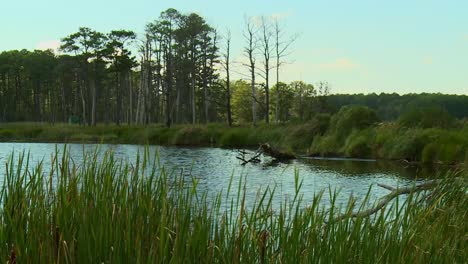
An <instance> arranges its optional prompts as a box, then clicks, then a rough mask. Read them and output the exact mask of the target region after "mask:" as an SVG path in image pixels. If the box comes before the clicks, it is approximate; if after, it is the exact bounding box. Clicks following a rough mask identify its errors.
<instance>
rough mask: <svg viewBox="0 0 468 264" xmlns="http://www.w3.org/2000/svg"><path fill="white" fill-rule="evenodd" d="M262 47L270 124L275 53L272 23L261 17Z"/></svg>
mask: <svg viewBox="0 0 468 264" xmlns="http://www.w3.org/2000/svg"><path fill="white" fill-rule="evenodd" d="M261 33H262V34H261V46H262V55H263V78H264V79H265V85H264V89H265V122H266V123H267V124H268V123H270V70H271V69H272V67H271V65H270V57H271V53H273V47H272V46H273V45H272V37H273V33H272V32H271V26H270V23H269V22H268V21H267V19H266V18H265V17H264V16H262V17H261Z"/></svg>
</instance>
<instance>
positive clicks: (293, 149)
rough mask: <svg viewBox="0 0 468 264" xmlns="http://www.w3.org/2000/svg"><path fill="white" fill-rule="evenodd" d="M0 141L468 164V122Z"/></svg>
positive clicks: (77, 130) (218, 128) (21, 131)
mask: <svg viewBox="0 0 468 264" xmlns="http://www.w3.org/2000/svg"><path fill="white" fill-rule="evenodd" d="M0 141H3V142H48V143H54V142H61V143H62V142H63V143H111V144H117V143H119V144H151V145H176V146H211V147H222V148H257V147H258V146H259V144H261V143H266V142H267V143H270V144H271V145H272V146H274V147H275V148H277V149H279V150H281V151H282V152H285V153H294V154H296V155H307V156H322V157H348V158H373V159H388V160H403V161H405V162H422V163H438V164H448V165H454V164H462V163H465V164H468V126H467V125H465V126H462V127H460V128H456V129H440V128H428V129H422V128H405V127H401V126H399V125H398V124H395V123H380V124H374V125H369V126H366V127H364V128H359V129H358V128H352V129H348V131H345V129H342V128H340V129H336V128H335V127H333V124H331V125H329V124H328V123H325V122H322V123H321V122H320V121H315V122H308V123H305V124H288V125H259V126H256V127H253V126H235V127H228V126H226V125H223V124H208V125H195V126H192V125H176V126H173V127H171V128H167V127H164V126H162V125H149V126H116V125H97V126H96V127H87V126H78V125H68V124H56V125H49V124H40V123H10V124H0Z"/></svg>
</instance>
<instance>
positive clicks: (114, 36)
mask: <svg viewBox="0 0 468 264" xmlns="http://www.w3.org/2000/svg"><path fill="white" fill-rule="evenodd" d="M107 38H108V39H109V41H108V42H107V47H106V48H107V52H106V53H107V58H108V59H109V61H110V64H111V65H110V70H111V71H112V72H114V73H115V82H114V87H115V109H116V112H115V117H114V122H115V123H116V124H117V125H120V123H121V122H122V121H123V116H122V109H123V100H122V98H123V96H124V93H125V91H128V93H127V95H128V99H129V103H128V121H129V122H132V117H133V116H132V112H133V110H132V108H133V102H132V101H133V100H132V99H133V98H132V91H131V89H130V87H131V85H130V75H131V73H130V72H131V69H132V68H133V67H135V66H136V61H135V57H133V56H132V54H131V51H130V49H129V45H130V44H131V43H132V41H134V40H135V39H136V34H135V32H133V31H128V30H113V31H111V32H110V33H109V34H108V35H107ZM112 97H113V96H112V95H111V94H108V98H112ZM106 101H107V102H108V101H109V100H106ZM108 103H109V102H108ZM108 103H107V104H108Z"/></svg>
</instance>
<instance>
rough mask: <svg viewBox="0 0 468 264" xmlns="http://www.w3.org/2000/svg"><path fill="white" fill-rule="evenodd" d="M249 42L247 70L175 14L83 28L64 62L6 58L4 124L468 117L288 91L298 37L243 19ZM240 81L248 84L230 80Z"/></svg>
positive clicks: (415, 98)
mask: <svg viewBox="0 0 468 264" xmlns="http://www.w3.org/2000/svg"><path fill="white" fill-rule="evenodd" d="M255 19H257V20H255ZM243 33H244V34H243V35H244V38H243V39H242V40H239V41H242V44H243V46H242V54H243V57H244V59H243V62H242V63H241V62H239V61H234V60H233V59H232V55H231V53H232V51H231V34H230V32H229V31H226V32H222V33H221V32H218V31H217V30H216V29H215V27H214V26H212V25H210V24H208V23H207V22H206V21H205V19H204V18H203V17H201V16H199V15H198V14H195V13H190V14H182V13H180V12H178V11H177V10H175V9H168V10H166V11H164V12H162V13H161V14H160V16H159V17H158V19H156V20H154V21H152V22H150V23H148V24H147V25H146V27H145V30H144V34H142V35H140V36H137V34H136V33H135V32H133V31H129V30H112V31H110V32H107V33H102V32H97V31H94V30H92V29H90V28H85V27H83V28H80V29H79V30H78V32H75V33H72V34H70V35H68V36H66V37H64V38H63V39H62V43H61V47H60V51H61V52H60V53H59V54H55V53H54V52H53V51H51V50H46V51H41V50H34V51H28V50H20V51H18V50H12V51H4V52H2V53H0V122H24V121H34V122H49V123H64V122H72V123H80V124H87V125H91V126H94V125H96V124H97V123H106V124H118V125H120V124H122V123H126V124H150V123H160V124H165V125H166V126H171V125H173V124H197V123H214V122H217V123H228V124H229V125H232V124H242V123H253V124H258V123H260V122H264V123H270V122H273V121H274V122H275V123H285V122H291V121H292V122H306V121H310V120H312V119H313V118H314V117H315V115H317V114H321V113H329V114H334V113H337V112H338V111H339V110H340V109H341V107H343V106H347V105H364V106H367V107H369V108H371V109H374V110H375V111H376V113H377V116H378V117H379V119H380V120H383V121H388V120H395V119H397V118H398V117H399V116H401V115H402V114H404V113H406V112H408V111H411V110H414V109H417V108H420V109H421V108H422V107H423V108H424V109H426V108H427V109H434V108H437V109H439V108H440V109H442V110H444V111H447V113H448V114H449V115H450V116H453V117H456V118H458V119H464V118H467V117H468V108H467V107H466V106H467V105H468V97H467V96H456V95H442V94H422V95H415V94H411V95H403V96H400V95H398V94H380V95H376V94H370V95H362V94H360V95H329V93H330V86H329V84H328V83H327V82H319V83H316V84H313V85H312V84H307V83H304V82H301V81H294V82H291V83H289V84H286V83H284V82H281V78H280V74H281V67H282V66H283V65H284V64H285V63H286V61H287V56H288V54H290V53H291V45H292V44H293V43H294V41H295V39H296V37H295V36H294V34H289V35H288V34H287V33H288V32H284V29H283V28H281V26H280V24H279V22H278V21H277V20H274V19H270V18H266V17H262V18H250V19H246V21H245V25H244V32H243ZM234 73H235V74H236V76H239V75H240V76H245V78H244V79H241V80H233V79H232V78H231V76H232V74H234ZM437 109H436V111H437ZM439 112H440V111H439Z"/></svg>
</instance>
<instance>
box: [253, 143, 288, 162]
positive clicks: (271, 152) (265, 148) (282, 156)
mask: <svg viewBox="0 0 468 264" xmlns="http://www.w3.org/2000/svg"><path fill="white" fill-rule="evenodd" d="M259 150H261V151H262V152H263V153H265V154H267V155H268V156H270V157H272V158H274V159H277V160H291V159H295V158H296V156H294V155H293V154H289V153H284V152H280V151H279V150H277V149H275V148H273V147H271V146H270V144H268V143H264V144H261V145H260V147H259Z"/></svg>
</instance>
